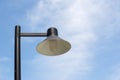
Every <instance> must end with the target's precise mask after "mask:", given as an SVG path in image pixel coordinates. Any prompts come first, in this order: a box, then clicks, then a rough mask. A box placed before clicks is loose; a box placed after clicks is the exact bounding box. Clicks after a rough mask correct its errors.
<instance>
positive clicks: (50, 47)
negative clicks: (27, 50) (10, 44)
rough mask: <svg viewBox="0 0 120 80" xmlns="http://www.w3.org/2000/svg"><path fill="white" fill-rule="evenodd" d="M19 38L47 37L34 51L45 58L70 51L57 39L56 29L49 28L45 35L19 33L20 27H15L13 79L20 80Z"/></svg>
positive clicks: (66, 45) (68, 47)
mask: <svg viewBox="0 0 120 80" xmlns="http://www.w3.org/2000/svg"><path fill="white" fill-rule="evenodd" d="M21 37H47V38H46V39H45V40H44V41H42V42H41V43H39V44H38V45H37V48H36V50H37V51H38V52H39V53H41V54H43V55H47V56H56V55H60V54H63V53H66V52H67V51H69V50H70V48H71V45H70V43H69V42H67V41H65V40H63V39H61V38H60V37H58V31H57V29H56V28H54V27H51V28H49V29H48V30H47V33H21V27H20V26H19V25H16V26H15V59H14V61H15V62H14V63H15V66H14V76H15V77H14V79H15V80H21V54H20V53H21V50H20V48H21Z"/></svg>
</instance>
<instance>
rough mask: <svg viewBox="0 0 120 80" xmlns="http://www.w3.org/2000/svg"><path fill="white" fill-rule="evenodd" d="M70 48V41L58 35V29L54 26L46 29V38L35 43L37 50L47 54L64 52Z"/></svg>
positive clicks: (52, 54) (54, 54)
mask: <svg viewBox="0 0 120 80" xmlns="http://www.w3.org/2000/svg"><path fill="white" fill-rule="evenodd" d="M70 48H71V45H70V43H69V42H67V41H65V40H63V39H61V38H60V37H58V31H57V29H56V28H54V27H52V28H49V29H48V31H47V38H46V39H45V40H44V41H42V42H41V43H39V44H38V45H37V51H38V52H39V53H41V54H44V55H48V56H56V55H60V54H64V53H66V52H67V51H68V50H70Z"/></svg>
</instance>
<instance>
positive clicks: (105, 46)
mask: <svg viewBox="0 0 120 80" xmlns="http://www.w3.org/2000/svg"><path fill="white" fill-rule="evenodd" d="M15 25H21V29H22V32H46V31H47V29H48V28H49V27H56V28H57V29H58V31H59V36H60V37H61V38H63V39H65V40H67V41H69V42H70V43H71V45H72V48H71V50H70V51H69V52H67V53H66V54H63V55H59V56H44V55H41V54H39V53H38V52H37V51H36V45H37V44H38V43H39V42H41V41H42V40H44V39H45V38H38V37H37V38H35V37H34V38H31V37H30V38H22V39H21V59H22V63H21V64H22V80H120V0H19V1H18V0H1V1H0V34H1V38H0V44H1V45H0V80H14V28H15Z"/></svg>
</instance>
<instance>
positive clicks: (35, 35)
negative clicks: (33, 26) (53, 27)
mask: <svg viewBox="0 0 120 80" xmlns="http://www.w3.org/2000/svg"><path fill="white" fill-rule="evenodd" d="M20 36H21V37H46V36H47V33H21V34H20Z"/></svg>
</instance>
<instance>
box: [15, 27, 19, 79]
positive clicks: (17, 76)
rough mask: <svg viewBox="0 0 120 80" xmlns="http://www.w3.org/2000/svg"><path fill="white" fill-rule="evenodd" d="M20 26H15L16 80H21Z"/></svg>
mask: <svg viewBox="0 0 120 80" xmlns="http://www.w3.org/2000/svg"><path fill="white" fill-rule="evenodd" d="M20 32H21V31H20V26H18V25H17V26H15V56H14V64H15V65H14V76H15V77H14V80H21V59H20V58H21V57H20V56H21V55H20Z"/></svg>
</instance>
